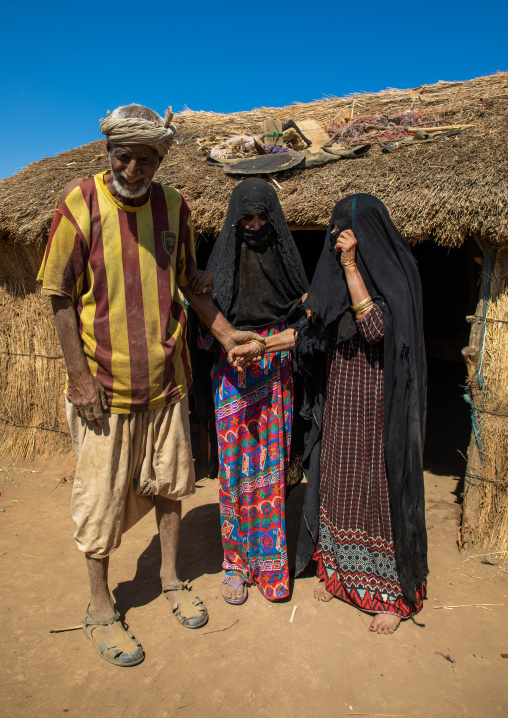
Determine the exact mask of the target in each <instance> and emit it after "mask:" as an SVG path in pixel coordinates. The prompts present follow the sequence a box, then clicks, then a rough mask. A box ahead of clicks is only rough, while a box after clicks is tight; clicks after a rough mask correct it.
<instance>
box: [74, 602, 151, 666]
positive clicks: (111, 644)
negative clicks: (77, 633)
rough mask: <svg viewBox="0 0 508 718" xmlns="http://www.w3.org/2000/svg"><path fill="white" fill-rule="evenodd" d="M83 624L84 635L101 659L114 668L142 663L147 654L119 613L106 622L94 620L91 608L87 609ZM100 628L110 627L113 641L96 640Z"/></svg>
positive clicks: (116, 612)
mask: <svg viewBox="0 0 508 718" xmlns="http://www.w3.org/2000/svg"><path fill="white" fill-rule="evenodd" d="M82 623H83V633H84V634H85V636H86V637H87V638H89V639H90V641H91V642H92V645H93V647H94V648H95V650H96V651H97V653H98V654H99V656H100V657H101V658H104V660H105V661H107V662H108V663H112V664H113V665H114V666H123V667H128V666H137V665H138V664H139V663H141V662H142V661H143V660H144V658H145V654H144V651H143V648H142V647H141V644H140V643H138V641H137V640H136V639H135V638H134V636H133V635H132V633H131V632H130V631H128V630H126V629H125V628H124V626H123V623H122V621H121V620H120V614H119V613H118V611H115V613H114V614H113V615H112V616H111V617H110V618H107V619H106V620H99V619H97V618H92V616H91V615H90V606H88V608H87V609H86V615H85V618H84V619H83V621H82ZM99 626H103V627H104V626H108V627H109V629H110V631H111V641H98V640H97V639H96V638H94V632H95V630H96V628H98V627H99Z"/></svg>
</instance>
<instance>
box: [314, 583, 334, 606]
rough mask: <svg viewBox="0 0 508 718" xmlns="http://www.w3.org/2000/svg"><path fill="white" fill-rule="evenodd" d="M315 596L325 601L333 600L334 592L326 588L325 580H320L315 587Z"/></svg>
mask: <svg viewBox="0 0 508 718" xmlns="http://www.w3.org/2000/svg"><path fill="white" fill-rule="evenodd" d="M314 598H317V600H318V601H324V602H325V603H328V601H331V600H332V598H333V593H330V591H327V590H326V586H325V582H324V581H320V582H319V583H318V585H317V586H316V588H315V589H314Z"/></svg>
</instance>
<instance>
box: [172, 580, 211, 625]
mask: <svg viewBox="0 0 508 718" xmlns="http://www.w3.org/2000/svg"><path fill="white" fill-rule="evenodd" d="M191 588H192V586H191V584H190V583H189V581H178V582H177V583H167V584H165V585H164V586H163V587H162V594H163V595H164V596H165V597H166V598H167V599H168V601H171V610H172V611H173V615H174V617H175V618H176V620H177V621H178V623H181V624H182V626H185V628H201V627H202V626H204V625H205V623H207V621H208V611H207V610H206V607H205V604H204V603H203V601H202V600H201V599H200V598H199V596H192V594H191V592H190V590H191ZM168 591H178V594H177V596H178V597H177V600H172V599H173V596H171V595H169V594H168Z"/></svg>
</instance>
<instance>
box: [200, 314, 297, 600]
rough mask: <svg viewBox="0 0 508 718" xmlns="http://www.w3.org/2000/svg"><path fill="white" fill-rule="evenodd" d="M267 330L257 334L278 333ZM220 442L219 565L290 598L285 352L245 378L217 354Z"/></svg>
mask: <svg viewBox="0 0 508 718" xmlns="http://www.w3.org/2000/svg"><path fill="white" fill-rule="evenodd" d="M285 328H286V325H279V326H273V327H270V328H269V329H266V330H261V331H259V332H258V333H259V334H260V335H261V336H268V335H270V334H275V333H277V332H280V331H283V330H284V329H285ZM212 381H213V393H214V401H215V420H216V424H217V436H218V443H219V479H220V489H219V502H220V513H221V533H222V544H223V547H224V563H223V568H224V569H225V570H226V571H227V572H234V573H238V574H241V575H242V576H243V577H244V579H245V581H246V582H247V583H248V584H252V583H256V584H257V586H258V588H259V590H260V591H261V593H262V594H263V595H264V596H265V598H267V599H269V600H270V601H273V600H276V599H280V598H285V597H286V596H287V595H288V594H289V575H288V558H287V548H286V531H285V509H284V506H285V504H284V502H285V474H286V472H287V469H288V466H289V454H290V448H291V425H292V421H293V374H292V356H291V352H288V351H284V352H276V353H273V354H267V355H266V356H265V357H263V359H262V360H261V361H260V362H259V363H258V364H253V365H252V366H251V367H249V368H248V369H247V370H246V371H245V372H244V373H239V372H237V371H235V370H234V369H233V368H232V367H231V366H230V365H229V363H228V361H227V357H226V354H225V353H224V352H221V355H220V357H219V359H218V361H217V362H216V363H215V364H214V367H213V370H212Z"/></svg>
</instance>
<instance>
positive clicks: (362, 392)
mask: <svg viewBox="0 0 508 718" xmlns="http://www.w3.org/2000/svg"><path fill="white" fill-rule="evenodd" d="M356 325H357V328H358V333H357V334H355V336H354V337H353V338H352V339H350V340H348V341H346V342H343V343H341V344H339V345H338V346H337V347H334V348H333V349H330V350H328V355H327V377H328V379H327V388H326V398H325V407H324V416H323V438H322V448H321V469H320V470H321V483H320V511H319V539H318V543H317V546H316V552H315V555H314V558H315V560H316V561H317V563H318V571H317V574H318V576H319V578H321V579H322V580H323V581H324V582H325V585H326V589H327V590H328V591H329V592H330V593H332V594H333V595H334V596H336V597H337V598H340V599H342V600H343V601H347V602H348V603H351V604H353V605H354V606H357V607H358V608H360V609H361V610H363V611H366V612H368V613H393V614H396V615H398V616H400V617H401V618H409V617H410V615H411V609H410V607H409V606H408V604H407V603H406V601H405V599H404V597H403V595H402V590H401V587H400V582H399V577H398V573H397V566H396V562H395V554H394V544H393V534H392V526H391V517H390V500H389V493H388V481H387V476H386V464H385V456H384V442H383V427H384V404H383V388H384V386H383V342H382V340H383V314H382V312H381V310H380V309H379V307H378V306H377V305H376V304H375V305H374V307H373V309H372V310H371V311H370V312H369V313H368V314H367V315H366V316H365V317H364V318H363V319H361V320H359V321H357V323H356ZM422 600H423V596H422V595H421V593H417V601H418V604H417V606H416V611H418V610H419V609H420V608H421V603H422ZM413 612H414V611H413Z"/></svg>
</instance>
